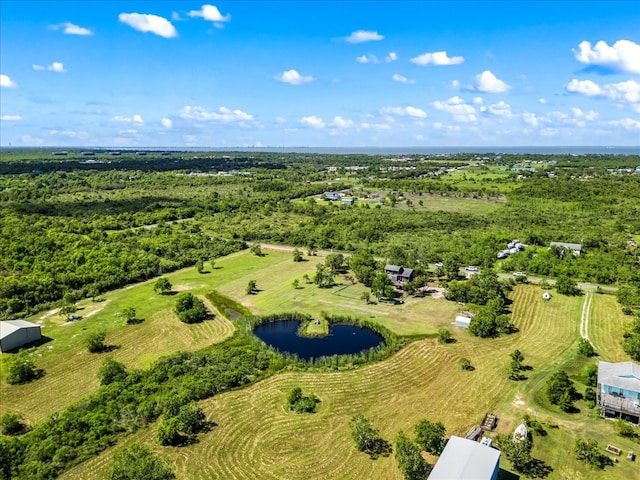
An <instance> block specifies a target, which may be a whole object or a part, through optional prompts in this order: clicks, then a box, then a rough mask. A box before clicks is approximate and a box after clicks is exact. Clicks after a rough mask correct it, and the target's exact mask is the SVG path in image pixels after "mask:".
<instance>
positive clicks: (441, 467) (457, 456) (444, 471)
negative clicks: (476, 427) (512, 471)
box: [429, 435, 500, 480]
mask: <svg viewBox="0 0 640 480" xmlns="http://www.w3.org/2000/svg"><path fill="white" fill-rule="evenodd" d="M499 471H500V451H499V450H496V449H495V448H493V447H490V446H487V445H483V444H480V443H478V442H474V441H473V440H467V439H466V438H461V437H456V436H455V435H454V436H452V437H451V438H450V439H449V441H448V442H447V445H446V446H445V447H444V450H443V451H442V455H440V458H439V459H438V462H437V463H436V464H435V466H434V467H433V470H431V474H430V475H429V480H471V479H473V480H496V479H497V478H498V472H499Z"/></svg>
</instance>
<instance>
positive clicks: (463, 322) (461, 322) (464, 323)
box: [453, 315, 471, 328]
mask: <svg viewBox="0 0 640 480" xmlns="http://www.w3.org/2000/svg"><path fill="white" fill-rule="evenodd" d="M453 324H454V325H455V326H456V327H462V328H469V324H471V318H469V317H465V316H464V315H458V316H457V317H456V319H455V320H454V322H453Z"/></svg>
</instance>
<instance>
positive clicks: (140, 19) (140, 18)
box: [118, 13, 178, 38]
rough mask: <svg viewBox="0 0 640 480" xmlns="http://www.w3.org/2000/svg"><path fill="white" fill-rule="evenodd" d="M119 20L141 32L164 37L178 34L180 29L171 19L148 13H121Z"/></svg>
mask: <svg viewBox="0 0 640 480" xmlns="http://www.w3.org/2000/svg"><path fill="white" fill-rule="evenodd" d="M118 20H120V22H122V23H124V24H125V25H129V26H130V27H131V28H133V29H134V30H138V31H139V32H145V33H146V32H151V33H153V34H155V35H159V36H160V37H164V38H173V37H177V36H178V31H177V30H176V29H175V27H174V26H173V25H172V24H171V22H170V21H169V20H167V19H166V18H164V17H159V16H158V15H151V14H148V13H121V14H120V15H118Z"/></svg>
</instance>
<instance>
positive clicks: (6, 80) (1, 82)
mask: <svg viewBox="0 0 640 480" xmlns="http://www.w3.org/2000/svg"><path fill="white" fill-rule="evenodd" d="M0 87H2V88H17V87H18V84H17V83H16V82H14V81H13V80H11V77H9V75H5V74H4V73H2V74H0Z"/></svg>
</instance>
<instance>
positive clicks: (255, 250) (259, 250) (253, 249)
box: [249, 243, 264, 257]
mask: <svg viewBox="0 0 640 480" xmlns="http://www.w3.org/2000/svg"><path fill="white" fill-rule="evenodd" d="M249 251H250V252H251V253H253V254H254V255H255V256H256V257H262V256H264V253H263V252H262V247H261V246H260V244H259V243H254V244H253V245H251V248H250V249H249Z"/></svg>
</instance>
